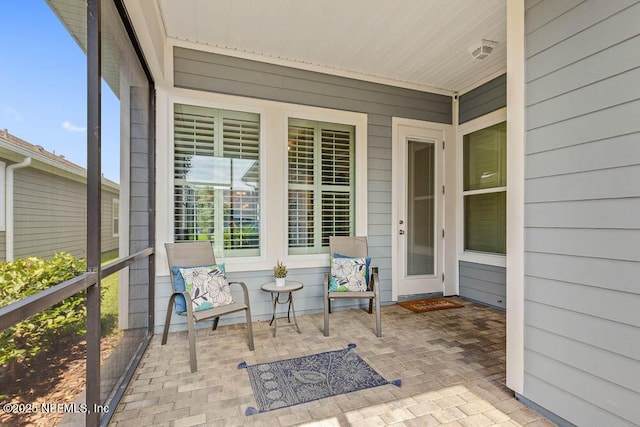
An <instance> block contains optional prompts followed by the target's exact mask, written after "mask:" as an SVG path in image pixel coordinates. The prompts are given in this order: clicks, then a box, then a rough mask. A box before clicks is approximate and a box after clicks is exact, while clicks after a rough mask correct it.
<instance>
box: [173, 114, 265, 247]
mask: <svg viewBox="0 0 640 427" xmlns="http://www.w3.org/2000/svg"><path fill="white" fill-rule="evenodd" d="M259 159H260V116H259V115H258V114H253V113H244V112H237V111H229V110H220V109H213V108H207V107H200V106H192V105H183V104H175V105H174V215H175V216H174V238H175V241H185V240H211V241H212V242H213V243H214V249H215V251H216V255H217V256H225V257H229V256H230V257H233V256H253V255H259V253H260V162H259Z"/></svg>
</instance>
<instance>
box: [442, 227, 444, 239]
mask: <svg viewBox="0 0 640 427" xmlns="http://www.w3.org/2000/svg"><path fill="white" fill-rule="evenodd" d="M442 238H443V239H444V228H443V229H442Z"/></svg>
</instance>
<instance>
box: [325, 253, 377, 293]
mask: <svg viewBox="0 0 640 427" xmlns="http://www.w3.org/2000/svg"><path fill="white" fill-rule="evenodd" d="M367 270H368V266H367V259H366V258H337V257H335V256H332V257H331V278H330V279H329V292H364V291H366V290H367V281H366V276H367Z"/></svg>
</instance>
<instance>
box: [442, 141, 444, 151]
mask: <svg viewBox="0 0 640 427" xmlns="http://www.w3.org/2000/svg"><path fill="white" fill-rule="evenodd" d="M442 149H443V150H444V141H442Z"/></svg>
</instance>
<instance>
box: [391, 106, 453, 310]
mask: <svg viewBox="0 0 640 427" xmlns="http://www.w3.org/2000/svg"><path fill="white" fill-rule="evenodd" d="M391 126H392V168H391V169H392V173H391V176H392V178H391V180H392V209H391V248H392V249H391V270H392V285H391V298H392V300H393V301H397V300H398V296H399V283H400V278H401V275H402V274H403V272H402V271H400V269H399V268H398V257H399V256H398V253H399V252H398V251H399V250H400V248H398V238H397V235H398V220H399V218H398V208H397V207H398V206H399V202H398V200H397V199H398V198H401V197H404V195H402V196H400V194H399V193H400V190H399V188H400V183H399V180H400V179H401V178H400V176H401V175H399V174H400V173H404V172H405V171H398V170H397V169H398V166H397V164H398V159H400V158H401V157H400V156H402V158H404V155H405V153H404V152H403V150H401V148H403V147H404V144H403V141H402V140H401V136H400V128H401V127H413V128H418V129H420V130H423V131H432V132H433V131H436V132H438V133H440V135H441V137H440V139H441V140H442V141H446V140H447V139H449V140H450V141H451V139H450V138H449V137H450V134H451V130H452V126H451V125H446V124H442V123H433V122H427V121H422V120H413V119H404V118H399V117H393V118H392V125H391ZM436 149H437V150H442V147H436ZM436 158H437V159H439V160H438V161H439V164H437V165H436V166H437V168H436V169H437V173H438V182H439V184H438V185H439V186H442V185H443V184H446V181H445V162H446V161H445V158H446V156H445V153H442V152H440V153H439V155H438V156H437V157H436ZM437 191H441V189H440V188H438V189H437ZM402 200H403V201H404V199H402ZM445 204H446V202H445V200H444V198H443V201H442V203H440V205H439V206H437V209H438V212H437V214H438V216H439V217H440V218H441V220H440V223H441V225H442V226H444V225H445V219H446V217H445V215H444V213H445V212H444V207H445ZM452 234H453V235H454V236H455V233H452ZM445 236H446V234H445ZM437 238H440V233H438V234H437ZM448 240H449V239H448V238H446V239H445V242H442V243H443V244H444V243H446V241H448ZM454 241H455V240H454ZM451 247H454V245H452V246H451ZM447 252H448V251H446V246H445V247H444V249H443V250H442V256H441V257H439V260H438V261H437V262H438V265H437V266H436V268H437V271H438V275H440V274H442V273H443V272H445V259H446V258H448V255H447ZM454 252H455V251H454ZM445 283H447V282H446V281H445ZM451 283H453V281H451ZM447 288H448V287H447ZM441 290H442V292H443V293H444V294H445V295H447V294H450V292H446V291H445V285H444V284H443V286H442V288H441Z"/></svg>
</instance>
